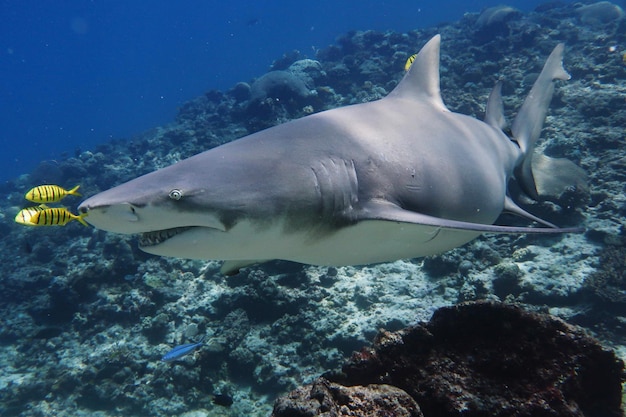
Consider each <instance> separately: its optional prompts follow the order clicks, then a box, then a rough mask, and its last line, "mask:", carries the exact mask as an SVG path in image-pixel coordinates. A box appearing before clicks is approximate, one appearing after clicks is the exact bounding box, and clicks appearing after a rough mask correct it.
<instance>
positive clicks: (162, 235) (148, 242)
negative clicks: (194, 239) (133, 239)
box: [139, 226, 191, 247]
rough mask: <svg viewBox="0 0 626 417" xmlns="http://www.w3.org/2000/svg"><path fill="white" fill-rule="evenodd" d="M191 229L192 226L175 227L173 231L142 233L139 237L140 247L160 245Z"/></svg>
mask: <svg viewBox="0 0 626 417" xmlns="http://www.w3.org/2000/svg"><path fill="white" fill-rule="evenodd" d="M189 229H191V227H190V226H187V227H175V228H173V229H165V230H155V231H153V232H145V233H142V234H141V236H140V237H139V246H141V247H145V246H154V245H158V244H159V243H163V242H165V241H166V240H167V239H169V238H171V237H173V236H176V235H177V234H180V233H183V232H185V231H187V230H189Z"/></svg>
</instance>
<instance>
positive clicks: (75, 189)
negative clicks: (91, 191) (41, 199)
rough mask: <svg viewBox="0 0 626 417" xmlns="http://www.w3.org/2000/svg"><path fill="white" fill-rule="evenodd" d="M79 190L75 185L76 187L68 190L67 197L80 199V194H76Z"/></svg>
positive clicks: (78, 186)
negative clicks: (73, 196)
mask: <svg viewBox="0 0 626 417" xmlns="http://www.w3.org/2000/svg"><path fill="white" fill-rule="evenodd" d="M79 188H80V185H77V186H76V187H74V188H72V189H71V190H69V191H68V192H67V193H68V194H69V195H75V196H76V197H82V194H81V193H79V192H78V189H79Z"/></svg>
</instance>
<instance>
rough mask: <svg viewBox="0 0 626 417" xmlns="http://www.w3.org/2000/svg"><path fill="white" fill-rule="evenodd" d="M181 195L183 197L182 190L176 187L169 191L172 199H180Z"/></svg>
mask: <svg viewBox="0 0 626 417" xmlns="http://www.w3.org/2000/svg"><path fill="white" fill-rule="evenodd" d="M182 197H183V192H182V191H181V190H179V189H178V188H174V189H173V190H172V191H170V198H171V199H172V200H180V199H181V198H182Z"/></svg>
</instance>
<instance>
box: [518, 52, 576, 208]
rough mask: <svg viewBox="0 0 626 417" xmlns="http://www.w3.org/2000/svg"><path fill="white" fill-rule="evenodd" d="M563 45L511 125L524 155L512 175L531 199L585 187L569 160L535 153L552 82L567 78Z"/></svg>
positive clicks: (545, 67)
mask: <svg viewBox="0 0 626 417" xmlns="http://www.w3.org/2000/svg"><path fill="white" fill-rule="evenodd" d="M564 48H565V47H564V45H563V44H562V43H560V44H558V45H557V46H556V48H554V50H553V51H552V53H551V54H550V56H549V57H548V59H547V60H546V63H545V64H544V66H543V69H542V70H541V73H540V74H539V77H538V78H537V81H535V84H533V87H532V89H531V90H530V93H529V94H528V96H527V97H526V100H524V104H522V107H521V108H520V111H519V113H518V114H517V117H516V118H515V120H514V121H513V126H512V128H511V131H512V133H513V138H514V139H515V141H517V143H518V144H519V146H520V149H521V150H522V153H523V155H524V156H523V159H522V161H521V163H520V164H519V165H518V166H517V167H516V169H515V178H516V179H517V181H518V182H519V184H520V186H521V187H522V189H523V190H524V192H526V193H527V194H528V195H529V196H530V197H532V198H534V199H535V200H538V199H539V198H546V197H548V198H549V197H553V196H557V195H560V194H561V193H563V191H564V190H565V189H567V188H568V187H585V188H586V180H585V174H584V172H583V171H582V169H580V168H579V167H577V166H576V165H575V164H574V163H573V162H571V161H569V160H567V159H563V158H550V157H548V156H545V155H543V154H540V153H536V152H535V144H536V143H537V140H538V139H539V136H540V134H541V129H542V128H543V123H544V121H545V119H546V114H547V112H548V106H549V105H550V101H551V100H552V95H553V94H554V81H556V80H569V79H570V78H571V77H570V75H569V74H568V73H567V71H565V69H564V68H563V50H564Z"/></svg>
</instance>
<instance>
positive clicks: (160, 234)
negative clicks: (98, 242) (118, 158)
mask: <svg viewBox="0 0 626 417" xmlns="http://www.w3.org/2000/svg"><path fill="white" fill-rule="evenodd" d="M182 165H186V164H185V163H184V162H182V163H180V164H175V165H173V166H171V167H168V168H165V169H162V170H158V171H156V172H153V173H150V174H147V175H144V176H142V177H139V178H136V179H134V180H132V181H129V182H127V183H125V184H122V185H119V186H117V187H114V188H112V189H110V190H107V191H104V192H102V193H99V194H96V195H95V196H93V197H90V198H88V199H87V200H85V201H83V202H82V203H81V204H80V206H79V207H78V210H79V211H80V212H81V213H87V216H86V217H85V219H86V220H87V221H88V222H89V223H90V224H92V225H93V226H95V227H96V228H98V229H102V230H106V231H109V232H115V233H124V234H142V235H141V239H140V245H141V246H142V248H144V249H146V248H148V247H150V246H157V245H158V244H159V243H161V242H163V241H165V240H167V239H169V238H172V237H174V236H177V235H180V234H184V233H187V232H189V231H191V230H192V229H194V228H203V229H206V231H215V232H218V231H219V232H223V231H225V230H226V229H228V227H229V225H228V222H229V221H228V219H227V218H225V217H224V214H223V213H221V212H220V210H219V207H218V206H214V207H213V209H212V207H211V204H210V200H211V196H210V194H211V193H210V191H209V186H207V184H203V185H200V181H194V178H193V175H190V174H189V172H190V171H186V170H185V169H184V168H185V167H183V166H182ZM185 172H187V173H185ZM191 173H193V170H191ZM147 251H148V252H152V251H151V250H147Z"/></svg>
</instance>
